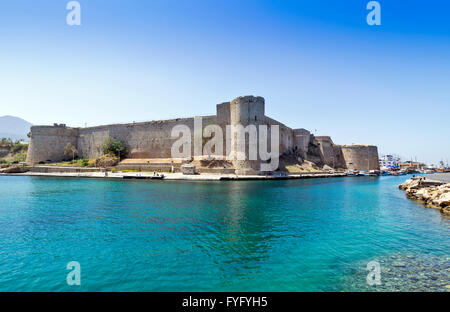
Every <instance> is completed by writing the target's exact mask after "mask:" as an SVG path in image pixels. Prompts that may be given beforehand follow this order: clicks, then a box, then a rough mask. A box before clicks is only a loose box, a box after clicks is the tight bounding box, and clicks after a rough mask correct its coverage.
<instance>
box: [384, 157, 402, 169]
mask: <svg viewBox="0 0 450 312" xmlns="http://www.w3.org/2000/svg"><path fill="white" fill-rule="evenodd" d="M379 159H380V168H391V167H397V166H398V164H399V162H400V157H396V156H393V155H384V156H381V157H380V158H379Z"/></svg>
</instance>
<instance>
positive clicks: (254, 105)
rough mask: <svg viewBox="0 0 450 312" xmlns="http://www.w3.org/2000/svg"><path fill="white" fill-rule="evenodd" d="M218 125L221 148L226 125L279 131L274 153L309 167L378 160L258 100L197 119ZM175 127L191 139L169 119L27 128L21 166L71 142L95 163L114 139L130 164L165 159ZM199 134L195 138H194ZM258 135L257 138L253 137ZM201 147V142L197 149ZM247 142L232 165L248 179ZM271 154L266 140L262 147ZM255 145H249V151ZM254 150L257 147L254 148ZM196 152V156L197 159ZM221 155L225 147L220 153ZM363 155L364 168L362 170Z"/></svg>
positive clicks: (60, 152) (184, 121)
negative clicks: (282, 117)
mask: <svg viewBox="0 0 450 312" xmlns="http://www.w3.org/2000/svg"><path fill="white" fill-rule="evenodd" d="M213 124H216V125H219V126H220V127H221V128H222V131H223V134H224V138H223V143H224V145H223V146H224V147H225V146H227V139H226V134H227V126H228V125H231V126H233V125H234V126H236V125H242V126H243V127H246V126H249V125H251V126H256V128H257V129H258V126H261V125H263V126H264V125H265V126H268V137H269V138H270V134H271V133H270V126H271V125H278V126H279V146H278V148H279V154H280V157H282V156H283V155H298V157H300V158H302V159H307V160H310V161H313V162H315V163H321V164H326V165H328V166H330V167H334V168H344V169H345V168H350V169H353V168H357V169H361V170H364V169H367V168H370V169H377V165H378V161H377V159H378V155H377V149H376V147H374V146H372V147H370V148H365V147H364V146H362V147H361V148H357V147H355V146H350V147H349V146H347V145H345V146H343V147H342V148H341V147H340V146H339V145H335V144H334V143H333V141H332V140H331V138H330V137H315V136H314V135H312V134H311V133H310V132H309V131H308V130H305V129H292V128H289V127H287V126H286V125H284V124H282V123H280V122H278V121H276V120H274V119H272V118H270V117H268V116H266V115H265V101H264V98H262V97H254V96H242V97H238V98H236V99H234V100H233V101H231V102H224V103H221V104H218V105H217V106H216V115H213V116H203V117H202V128H203V129H204V128H205V127H206V126H208V125H213ZM177 125H184V126H187V127H188V128H189V129H190V130H191V133H192V134H193V136H194V135H195V134H194V132H195V131H194V117H192V118H178V119H171V120H161V121H150V122H141V123H129V124H114V125H104V126H97V127H88V128H69V127H66V126H65V125H54V126H33V127H32V128H31V142H30V146H29V150H28V157H27V162H28V163H30V164H37V163H40V162H50V161H51V162H55V161H61V160H63V159H66V158H68V157H67V156H65V155H64V149H65V146H66V145H67V143H71V144H72V145H73V146H75V147H76V148H77V150H78V157H80V158H96V157H98V156H100V155H101V154H102V150H101V147H102V144H103V142H104V141H105V139H106V138H108V137H114V138H116V139H118V140H120V141H122V142H124V144H125V145H126V147H127V150H128V152H129V154H128V158H131V159H155V158H161V159H169V158H171V148H172V146H173V144H174V142H175V141H176V140H178V138H172V137H171V131H172V129H173V128H174V127H175V126H177ZM200 135H201V134H200ZM257 135H259V134H257ZM194 139H195V138H194V137H193V138H192V146H191V154H192V156H194V157H195V156H200V155H201V153H202V151H198V150H196V149H195V146H194V141H195V140H194ZM228 143H229V144H230V147H231V153H232V154H233V153H238V152H239V151H240V150H239V149H238V146H237V145H238V144H237V143H238V142H237V138H236V137H235V136H233V135H232V136H231V138H230V142H228ZM203 144H204V142H202V146H203ZM249 144H250V143H249V140H246V141H245V154H246V160H233V166H234V168H235V169H236V170H237V171H236V172H237V173H241V174H249V173H252V174H254V173H257V172H258V171H259V166H260V159H259V154H258V158H257V159H256V160H248V153H249V151H250V146H249ZM267 145H268V148H269V150H271V146H270V139H269V142H268V143H267ZM255 147H256V146H253V148H255ZM256 148H257V147H256ZM199 153H200V155H198V154H199ZM223 154H224V156H229V155H226V148H224V151H223ZM367 155H369V158H370V159H369V166H367Z"/></svg>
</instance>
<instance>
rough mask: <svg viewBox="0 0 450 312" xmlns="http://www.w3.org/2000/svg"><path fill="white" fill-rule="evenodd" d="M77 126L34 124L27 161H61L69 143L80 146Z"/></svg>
mask: <svg viewBox="0 0 450 312" xmlns="http://www.w3.org/2000/svg"><path fill="white" fill-rule="evenodd" d="M78 134H79V130H78V129H77V128H66V127H65V126H33V127H31V141H30V145H29V146H28V154H27V163H29V164H37V163H39V162H41V161H42V162H46V161H53V162H56V161H61V160H64V159H66V158H69V157H68V156H65V155H64V149H65V147H66V145H67V143H71V144H72V145H73V146H75V147H76V146H78Z"/></svg>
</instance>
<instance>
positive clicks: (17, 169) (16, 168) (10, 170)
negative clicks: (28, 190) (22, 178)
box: [0, 166, 30, 173]
mask: <svg viewBox="0 0 450 312" xmlns="http://www.w3.org/2000/svg"><path fill="white" fill-rule="evenodd" d="M28 171H30V168H29V167H24V166H13V167H10V168H5V169H1V170H0V173H24V172H28Z"/></svg>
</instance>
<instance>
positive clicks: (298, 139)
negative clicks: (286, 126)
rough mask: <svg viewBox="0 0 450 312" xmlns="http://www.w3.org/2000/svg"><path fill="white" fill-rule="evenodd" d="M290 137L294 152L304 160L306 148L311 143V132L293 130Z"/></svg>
mask: <svg viewBox="0 0 450 312" xmlns="http://www.w3.org/2000/svg"><path fill="white" fill-rule="evenodd" d="M292 135H293V138H294V139H293V140H294V143H293V147H294V150H295V151H296V152H298V153H299V154H300V155H301V156H302V157H303V158H306V153H307V152H308V146H309V143H310V142H311V132H309V131H308V130H306V129H294V130H292Z"/></svg>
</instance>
